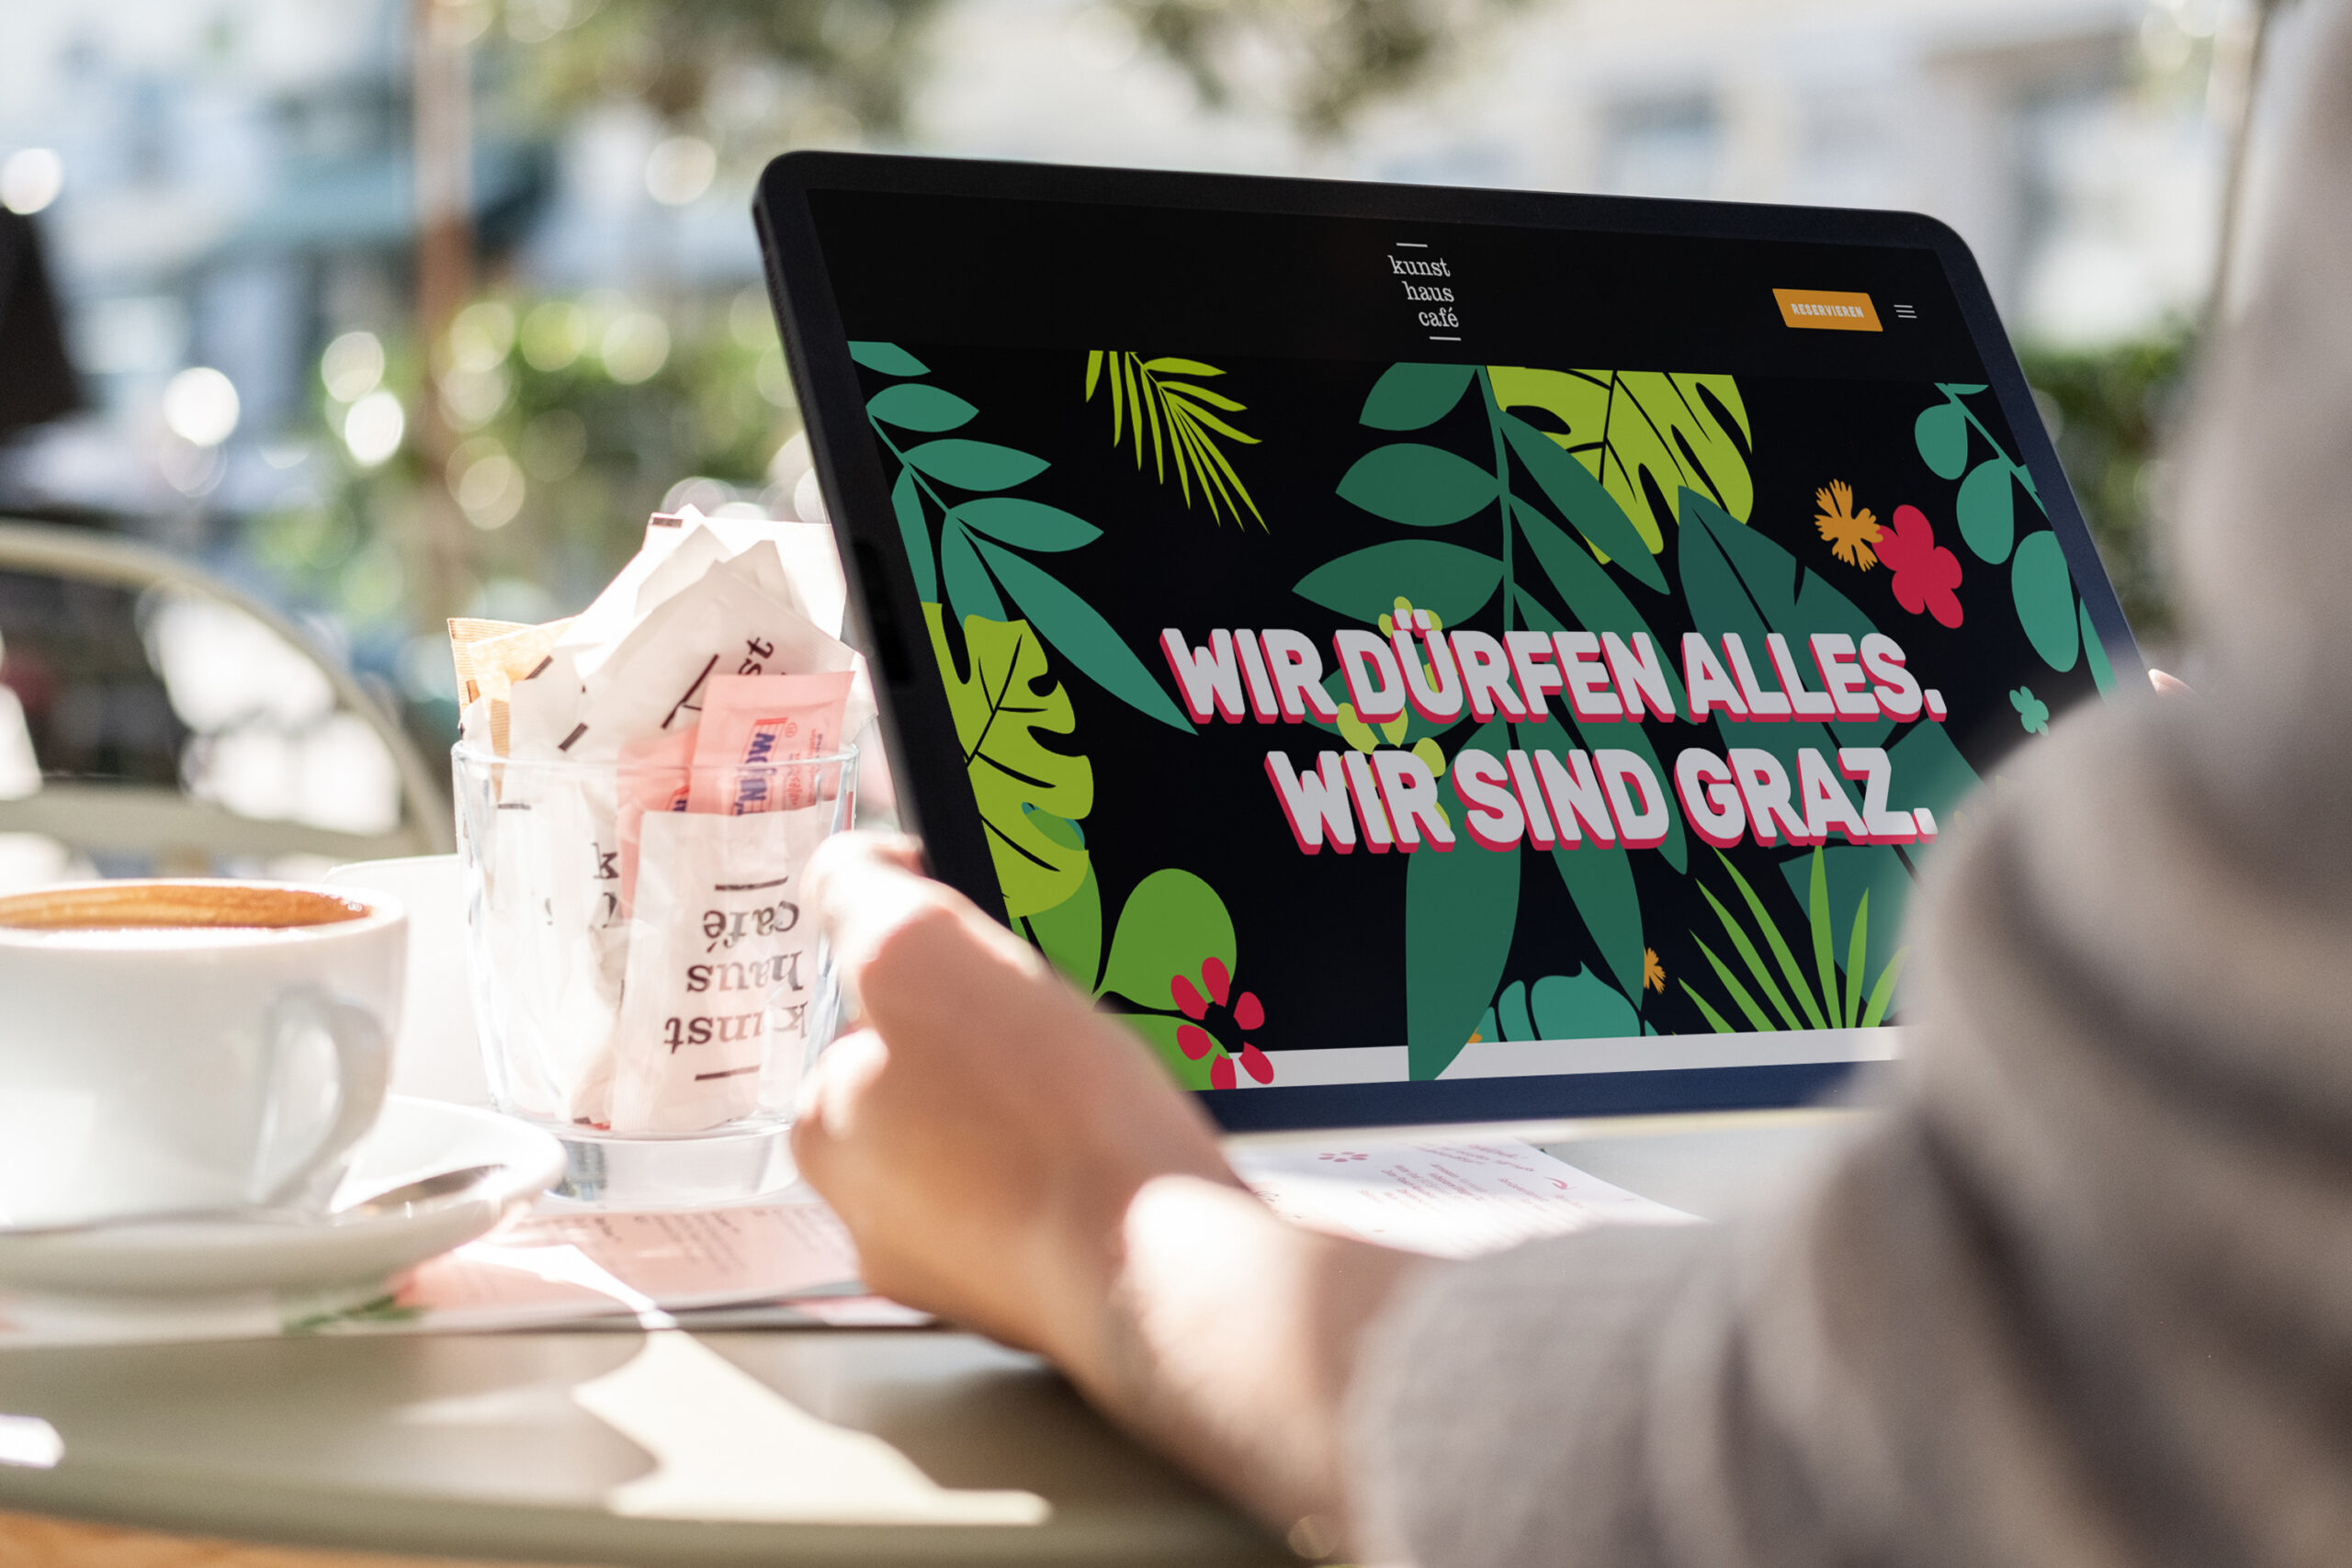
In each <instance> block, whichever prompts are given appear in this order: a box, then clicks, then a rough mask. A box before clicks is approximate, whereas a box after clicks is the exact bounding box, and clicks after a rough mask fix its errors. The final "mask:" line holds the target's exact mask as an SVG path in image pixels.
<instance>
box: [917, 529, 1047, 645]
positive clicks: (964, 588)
mask: <svg viewBox="0 0 2352 1568" xmlns="http://www.w3.org/2000/svg"><path fill="white" fill-rule="evenodd" d="M939 575H940V580H941V584H942V586H944V588H945V589H946V590H947V605H948V608H949V609H950V610H952V611H953V612H954V614H953V615H950V616H949V617H948V619H949V621H950V622H951V623H952V624H954V625H956V626H961V625H963V624H964V622H965V621H967V620H968V619H970V618H971V617H972V616H974V615H978V616H979V617H980V618H981V619H982V620H984V621H1009V620H1012V616H1011V615H1006V614H1005V613H1004V601H1003V600H1002V599H1001V598H999V597H998V596H997V592H996V584H995V583H993V582H991V581H989V574H988V569H987V568H985V567H983V566H981V565H980V558H979V556H978V554H976V553H975V552H974V551H973V549H972V536H971V535H970V534H969V533H967V532H966V531H965V530H964V528H963V527H962V526H961V525H957V524H956V523H954V522H950V523H949V524H948V525H947V527H946V528H945V530H944V531H943V532H942V533H941V534H940V536H939ZM1032 629H1033V630H1037V631H1039V632H1040V635H1042V632H1043V628H1039V627H1033V628H1032Z"/></svg>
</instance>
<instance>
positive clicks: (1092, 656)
mask: <svg viewBox="0 0 2352 1568" xmlns="http://www.w3.org/2000/svg"><path fill="white" fill-rule="evenodd" d="M961 536H962V535H961V534H960V532H959V534H958V537H961ZM973 542H974V543H975V544H976V545H978V548H979V552H980V554H981V556H982V557H983V558H985V559H986V560H987V562H988V568H989V570H990V571H992V572H994V573H995V574H996V580H997V581H999V582H1001V583H1002V584H1004V591H1005V592H1007V593H1009V594H1011V595H1012V602H1013V603H1014V604H1017V605H1019V606H1020V607H1021V618H1022V619H1023V620H1025V621H1027V622H1028V623H1029V627H1030V629H1031V630H1032V631H1034V632H1035V633H1036V634H1037V635H1038V636H1039V637H1043V638H1044V639H1045V640H1046V643H1047V644H1049V645H1050V646H1051V647H1052V649H1053V650H1054V651H1055V652H1056V653H1057V654H1059V655H1061V657H1062V658H1063V659H1065V660H1068V661H1069V663H1071V664H1072V665H1075V666H1076V667H1077V668H1078V669H1079V670H1080V671H1081V672H1083V673H1084V674H1085V676H1086V678H1087V679H1088V680H1090V681H1092V682H1094V683H1095V684H1096V685H1098V686H1100V687H1102V688H1103V690H1104V691H1106V692H1108V693H1110V694H1112V695H1113V696H1114V697H1116V698H1118V699H1119V700H1120V701H1121V702H1123V703H1125V704H1126V705H1128V706H1129V707H1132V708H1134V709H1136V711H1137V712H1140V713H1144V714H1148V715H1149V716H1151V717H1153V718H1156V719H1158V720H1159V721H1160V722H1161V723H1162V724H1165V725H1168V726H1169V727H1170V728H1175V729H1181V730H1182V731H1183V732H1184V733H1185V734H1187V735H1190V734H1192V733H1193V726H1192V723H1191V721H1190V720H1188V719H1187V718H1185V716H1183V714H1182V712H1181V711H1179V710H1178V708H1177V706H1176V703H1175V700H1174V699H1173V698H1171V697H1170V696H1169V694H1168V692H1167V689H1166V688H1165V687H1163V686H1161V685H1160V683H1159V679H1158V678H1157V677H1155V676H1154V675H1153V674H1152V672H1151V671H1149V670H1148V669H1147V668H1145V666H1144V662H1143V660H1140V659H1137V658H1136V655H1135V650H1134V649H1131V648H1129V647H1128V646H1127V645H1126V642H1125V639H1123V638H1122V637H1120V636H1119V634H1118V633H1117V632H1115V631H1114V630H1112V629H1111V623H1110V622H1108V621H1106V620H1104V619H1103V617H1102V615H1100V614H1099V613H1098V612H1097V611H1096V610H1095V608H1094V606H1093V605H1091V604H1088V603H1087V602H1086V601H1085V600H1083V599H1081V598H1080V597H1079V596H1078V595H1077V594H1075V593H1073V592H1070V591H1069V589H1068V588H1065V587H1063V586H1062V584H1061V582H1060V581H1058V580H1057V579H1056V578H1054V577H1052V576H1050V575H1049V574H1047V573H1046V572H1045V571H1043V570H1040V569H1039V568H1038V567H1037V566H1035V564H1034V563H1032V562H1030V561H1028V560H1026V559H1024V558H1022V557H1020V556H1017V555H1015V554H1013V553H1012V551H1011V550H1008V549H1006V548H1004V547H1002V546H1001V545H994V544H990V543H989V541H988V540H986V539H978V540H975V541H973ZM998 618H1000V619H1001V618H1002V617H998Z"/></svg>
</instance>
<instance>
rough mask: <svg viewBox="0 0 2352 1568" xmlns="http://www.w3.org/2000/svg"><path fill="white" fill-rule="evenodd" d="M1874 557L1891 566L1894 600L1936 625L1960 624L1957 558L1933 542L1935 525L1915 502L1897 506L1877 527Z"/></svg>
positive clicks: (1934, 540)
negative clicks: (1925, 614)
mask: <svg viewBox="0 0 2352 1568" xmlns="http://www.w3.org/2000/svg"><path fill="white" fill-rule="evenodd" d="M1877 548H1878V558H1879V559H1880V560H1882V561H1883V562H1885V563H1886V564H1887V565H1888V566H1890V567H1892V568H1894V602H1895V603H1896V604H1900V605H1902V606H1903V607H1904V608H1905V609H1906V610H1908V611H1910V612H1911V613H1912V614H1913V615H1918V614H1920V613H1921V612H1922V611H1925V612H1927V613H1928V614H1929V615H1934V616H1935V617H1936V620H1937V622H1938V623H1939V625H1942V626H1958V625H1960V618H1961V613H1960V595H1959V594H1957V593H1955V592H1952V590H1954V589H1956V588H1958V587H1959V586H1960V558H1959V557H1958V556H1956V555H1954V554H1952V553H1951V551H1950V550H1948V549H1945V548H1944V547H1942V546H1940V545H1939V544H1937V543H1936V529H1935V525H1933V524H1931V523H1929V522H1928V514H1927V513H1924V512H1922V511H1920V510H1919V509H1918V508H1917V507H1916V506H1898V507H1896V508H1895V509H1894V516H1893V517H1892V518H1890V519H1888V521H1887V523H1886V525H1884V526H1883V527H1882V528H1881V529H1880V530H1879V536H1878V546H1877Z"/></svg>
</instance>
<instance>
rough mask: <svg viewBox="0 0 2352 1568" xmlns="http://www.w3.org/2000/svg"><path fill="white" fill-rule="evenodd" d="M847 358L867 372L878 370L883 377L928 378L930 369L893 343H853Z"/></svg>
mask: <svg viewBox="0 0 2352 1568" xmlns="http://www.w3.org/2000/svg"><path fill="white" fill-rule="evenodd" d="M849 356H850V357H851V358H852V359H854V360H856V361H857V362H858V363H859V364H860V365H863V366H865V367H866V368H867V369H868V370H878V371H880V372H881V373H882V374H883V375H885V376H928V375H930V374H931V367H930V366H928V365H925V364H924V363H923V362H922V360H920V359H917V358H916V357H915V356H914V355H911V354H909V353H908V352H907V351H906V350H905V349H903V348H900V347H899V345H898V344H895V343H854V344H850V345H849Z"/></svg>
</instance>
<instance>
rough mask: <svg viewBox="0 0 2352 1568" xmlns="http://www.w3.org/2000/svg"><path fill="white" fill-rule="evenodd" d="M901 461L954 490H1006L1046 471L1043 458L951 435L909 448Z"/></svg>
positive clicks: (1010, 448) (990, 443) (1007, 447)
mask: <svg viewBox="0 0 2352 1568" xmlns="http://www.w3.org/2000/svg"><path fill="white" fill-rule="evenodd" d="M905 457H906V460H907V461H908V462H910V463H911V464H913V465H914V466H915V467H916V468H921V469H922V471H923V472H924V473H926V474H929V475H930V476H931V477H932V478H933V479H937V480H939V481H940V482H941V483H942V484H951V485H954V486H956V488H957V489H958V490H981V491H987V490H1010V489H1012V487H1013V486H1014V485H1017V484H1020V483H1022V482H1023V480H1026V479H1035V478H1036V477H1037V476H1038V475H1039V474H1042V473H1044V472H1045V471H1046V459H1044V458H1043V457H1031V456H1030V455H1029V454H1028V453H1026V452H1017V451H1015V450H1013V449H1012V447H1010V446H997V445H996V444H995V443H994V442H990V441H967V440H965V439H963V438H962V437H961V436H953V435H951V436H949V437H947V438H946V439H945V440H944V441H926V442H924V443H923V444H922V446H910V447H909V448H907V450H906V453H905Z"/></svg>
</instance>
